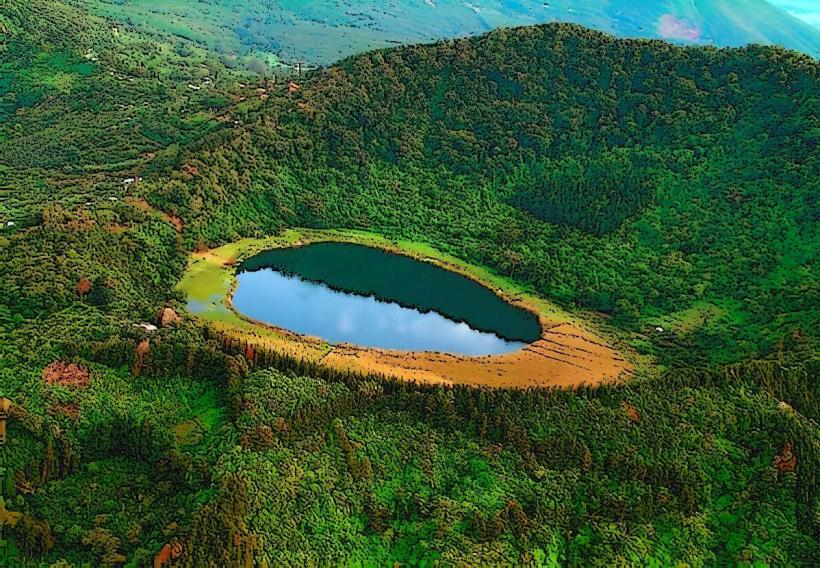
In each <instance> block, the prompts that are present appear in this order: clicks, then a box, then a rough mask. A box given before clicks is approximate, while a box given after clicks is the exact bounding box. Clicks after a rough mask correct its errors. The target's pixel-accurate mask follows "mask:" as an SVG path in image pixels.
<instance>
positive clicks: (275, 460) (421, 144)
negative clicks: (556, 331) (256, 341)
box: [0, 0, 820, 566]
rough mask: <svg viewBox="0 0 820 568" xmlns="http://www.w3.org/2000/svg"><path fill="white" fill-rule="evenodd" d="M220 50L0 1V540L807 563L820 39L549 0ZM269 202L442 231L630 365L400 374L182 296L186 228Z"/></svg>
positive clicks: (452, 558) (82, 559) (47, 557)
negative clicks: (208, 312) (411, 42)
mask: <svg viewBox="0 0 820 568" xmlns="http://www.w3.org/2000/svg"><path fill="white" fill-rule="evenodd" d="M225 63H226V62H225V61H224V58H222V57H219V56H214V55H211V54H210V53H209V52H208V51H206V50H205V49H204V48H202V47H199V46H197V45H196V44H194V43H192V42H188V41H186V40H185V39H181V38H179V37H176V36H164V35H162V34H159V33H157V34H152V35H147V34H144V33H141V32H139V31H138V30H134V29H129V28H128V27H127V26H118V25H115V24H113V23H112V22H110V21H106V20H103V19H100V18H96V17H90V16H88V15H87V14H85V13H84V12H83V11H82V10H81V9H79V8H78V7H77V5H75V4H74V3H63V2H59V1H55V0H49V1H46V0H33V1H32V0H8V1H7V2H6V3H5V4H4V5H3V9H2V11H0V225H1V226H0V397H7V398H9V399H10V400H11V401H12V407H11V410H10V412H9V418H8V420H7V424H8V432H7V441H6V444H5V446H3V447H2V448H1V449H0V480H2V483H0V488H2V490H1V492H0V495H1V496H2V501H0V564H2V563H4V562H5V561H6V560H10V559H17V560H23V561H30V562H45V563H46V565H49V564H57V563H59V562H60V561H65V562H64V563H63V564H57V565H65V563H68V564H69V565H72V564H73V565H77V566H81V565H83V564H84V563H85V564H88V565H94V566H97V565H100V566H120V565H127V566H143V565H146V564H149V563H150V562H151V560H152V559H153V558H154V557H155V556H156V555H157V554H159V553H161V551H162V549H163V547H164V546H165V545H166V544H172V545H174V546H175V547H178V548H179V549H180V550H181V551H182V553H181V556H180V557H179V558H176V559H173V561H172V563H171V564H170V565H180V566H185V565H190V566H203V565H208V562H215V563H216V565H220V566H221V565H228V566H253V565H260V566H265V565H267V566H271V565H282V564H309V563H333V564H337V563H341V564H348V563H355V562H361V563H373V564H387V563H392V562H394V561H396V562H399V563H402V564H406V565H424V566H426V565H433V564H435V563H436V562H438V563H439V564H443V565H453V564H457V565H458V564H461V565H465V564H466V565H474V564H529V565H538V566H544V565H546V566H556V565H584V566H586V565H596V566H611V565H658V566H665V565H670V564H689V565H692V566H704V565H707V566H710V565H734V564H740V565H753V564H759V565H765V564H768V565H813V564H816V563H817V562H818V561H820V558H818V555H820V545H818V541H819V540H820V497H818V494H817V470H818V464H820V429H819V428H818V420H820V415H818V408H820V387H818V382H817V376H818V374H819V373H820V363H819V362H818V352H820V346H819V345H818V337H820V329H818V326H820V320H819V319H818V316H817V308H816V306H817V305H818V304H819V303H820V302H819V301H818V300H820V294H818V279H819V277H818V270H817V251H818V250H820V234H818V209H820V153H818V151H817V143H818V138H820V122H819V121H820V118H818V117H820V112H819V111H820V83H819V82H818V76H817V72H818V62H817V60H814V59H812V58H810V57H808V56H805V55H800V54H797V53H794V52H790V51H787V50H783V49H780V48H775V47H759V46H751V47H747V48H742V49H733V50H718V49H713V48H681V47H674V46H671V45H669V44H666V43H663V42H659V41H638V40H615V39H613V38H611V37H609V36H607V35H604V34H601V33H598V32H593V31H590V30H587V29H584V28H581V27H577V26H572V25H548V26H541V27H532V28H521V29H515V30H501V31H497V32H493V33H491V34H488V35H485V36H481V37H478V38H473V39H469V40H459V41H448V42H442V43H438V44H435V45H431V46H422V47H402V48H397V49H392V50H387V51H378V52H373V53H369V54H364V55H361V56H357V57H354V58H351V59H347V60H345V61H342V62H340V63H339V64H338V65H335V66H333V67H329V68H327V69H321V70H317V71H315V72H311V73H310V74H308V75H302V76H289V77H275V76H270V77H266V78H262V77H260V76H259V75H249V74H247V72H246V71H241V70H239V69H238V68H231V67H232V66H228V65H226V64H225ZM291 81H293V82H294V83H293V84H292V85H290V84H289V83H290V82H291ZM290 226H311V227H327V228H359V229H368V230H371V231H375V232H379V233H382V234H384V235H386V236H388V237H395V238H399V237H401V238H409V239H413V240H417V241H419V242H422V243H426V244H429V245H432V246H435V247H437V248H438V249H440V250H443V251H446V252H449V253H451V254H453V255H455V256H457V257H459V258H463V259H464V260H467V261H470V262H474V263H478V264H482V265H485V266H487V267H489V268H491V269H493V270H495V271H497V272H498V273H500V274H503V275H505V276H508V277H510V278H513V279H515V280H516V281H518V282H520V283H522V284H524V285H526V286H528V287H529V288H531V289H532V291H533V292H535V293H537V294H540V295H542V296H544V297H545V298H548V299H551V300H553V301H555V302H557V303H559V304H561V305H562V306H563V307H565V308H566V309H568V310H570V311H573V312H576V313H579V314H589V313H591V312H595V313H597V314H599V315H596V316H595V317H596V318H598V319H600V320H601V322H602V323H601V325H602V326H605V327H606V328H607V330H608V332H610V333H612V334H615V335H617V336H618V337H619V339H620V340H621V341H623V342H624V343H625V344H627V345H629V346H630V348H631V349H634V350H635V351H636V352H638V353H640V354H641V355H642V356H643V357H644V358H645V359H646V360H647V361H649V362H648V363H647V364H645V365H642V366H641V368H640V369H639V371H638V373H637V375H638V376H637V377H636V378H634V379H633V380H632V381H631V382H629V383H628V384H626V385H624V386H618V387H615V386H612V387H604V388H598V389H580V390H578V391H573V392H564V391H520V392H519V391H497V390H481V389H468V388H460V387H445V386H438V387H433V386H420V385H413V384H408V383H402V382H396V381H393V380H391V379H389V378H387V377H380V376H373V377H361V376H353V375H346V374H343V373H338V372H333V371H331V370H329V369H326V368H323V367H317V366H315V365H311V364H307V363H305V362H303V361H298V360H293V359H290V358H288V357H285V356H284V355H282V354H279V353H274V352H265V351H261V350H259V349H254V348H252V347H250V346H246V345H244V344H237V342H236V341H233V340H232V338H230V337H223V336H221V335H218V334H216V333H215V332H214V331H213V330H210V329H208V328H206V327H203V326H201V325H199V324H197V323H196V322H195V321H194V320H192V319H190V318H189V317H186V316H185V314H184V299H183V298H182V297H181V296H180V294H179V292H177V291H176V290H175V288H174V287H175V285H176V283H177V282H178V280H179V278H180V276H181V274H182V272H183V270H184V268H185V263H186V258H187V255H188V253H189V252H190V251H192V250H195V249H197V248H202V247H206V246H214V245H218V244H223V243H226V242H229V241H231V240H234V239H237V238H239V237H242V236H262V235H266V234H271V233H274V232H276V231H279V230H281V229H283V228H286V227H290ZM165 307H172V308H174V309H175V310H176V311H177V312H178V313H179V314H180V315H182V316H183V318H182V321H181V322H180V323H170V324H168V322H165V323H166V324H167V325H165V326H160V327H159V329H157V330H152V328H151V327H150V326H146V325H142V324H148V323H151V324H156V323H158V321H157V319H158V313H159V312H160V311H161V310H162V309H163V308H165ZM658 326H662V327H663V328H664V333H662V334H661V333H657V332H656V331H655V328H656V327H658Z"/></svg>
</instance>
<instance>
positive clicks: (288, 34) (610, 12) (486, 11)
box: [78, 0, 820, 65]
mask: <svg viewBox="0 0 820 568" xmlns="http://www.w3.org/2000/svg"><path fill="white" fill-rule="evenodd" d="M78 1H80V0H78ZM81 3H82V4H85V5H87V6H89V7H91V9H92V10H93V11H94V12H96V13H98V14H101V15H105V16H108V17H111V18H113V19H115V20H118V21H124V22H129V23H131V24H132V25H134V26H137V27H141V28H144V29H149V30H159V31H162V32H165V33H170V34H172V35H177V36H180V37H184V38H187V39H191V40H193V41H196V42H198V43H203V44H207V45H209V46H210V47H213V48H216V49H217V50H219V51H222V52H223V53H247V52H249V51H253V52H256V53H257V54H258V55H259V56H260V57H261V58H262V59H263V60H264V61H267V62H270V61H272V60H284V61H286V62H294V61H302V62H305V63H308V64H312V65H327V64H330V63H333V62H334V61H338V60H340V59H343V58H345V57H347V56H349V55H353V54H355V53H360V52H364V51H369V50H372V49H376V48H382V47H387V46H390V45H397V44H413V43H425V42H432V41H436V40H441V39H448V38H455V37H464V36H469V35H476V34H480V33H484V32H487V31H490V30H492V29H495V28H498V27H513V26H523V25H534V24H541V23H548V22H555V21H559V22H570V23H577V24H580V25H583V26H586V27H591V28H594V29H598V30H601V31H605V32H608V33H611V34H613V35H615V36H618V37H643V38H649V39H664V40H668V41H672V42H680V43H689V44H699V45H715V46H719V47H736V46H742V45H746V44H749V43H761V44H775V45H780V46H782V47H786V48H789V49H794V50H796V51H801V52H803V53H806V54H809V55H811V56H812V57H820V30H817V29H815V28H813V27H812V26H810V25H809V24H807V23H805V22H803V21H801V20H799V19H798V18H796V17H794V16H792V15H791V14H789V13H788V12H786V11H785V10H783V9H781V8H778V7H776V6H774V5H772V4H770V3H769V2H766V1H765V0H585V1H583V2H581V1H579V0H553V1H552V2H542V1H535V0H473V1H472V2H466V1H464V0H403V1H401V2H391V3H389V4H388V5H385V4H383V3H379V2H368V3H363V2H359V1H358V0H338V1H336V2H325V1H317V0H304V1H302V0H299V1H297V0H279V1H276V2H268V1H263V0H230V1H229V0H179V1H177V2H175V3H174V4H172V5H171V6H158V5H157V4H156V3H155V2H151V1H149V0H122V1H121V2H117V3H103V2H101V1H100V0H82V1H81Z"/></svg>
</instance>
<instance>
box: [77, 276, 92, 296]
mask: <svg viewBox="0 0 820 568" xmlns="http://www.w3.org/2000/svg"><path fill="white" fill-rule="evenodd" d="M90 291H91V280H89V279H88V278H85V277H83V278H80V281H79V282H77V293H78V294H79V295H80V296H85V295H86V294H88V293H89V292H90Z"/></svg>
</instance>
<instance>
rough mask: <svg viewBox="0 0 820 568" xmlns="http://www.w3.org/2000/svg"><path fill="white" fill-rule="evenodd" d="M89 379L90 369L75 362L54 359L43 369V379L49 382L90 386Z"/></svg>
mask: <svg viewBox="0 0 820 568" xmlns="http://www.w3.org/2000/svg"><path fill="white" fill-rule="evenodd" d="M88 379H89V373H88V369H86V368H85V367H83V366H81V365H77V364H75V363H66V362H65V361H54V362H53V363H51V364H50V365H49V366H48V367H46V368H45V369H43V380H44V381H45V382H46V383H48V384H59V385H64V386H69V387H86V386H88Z"/></svg>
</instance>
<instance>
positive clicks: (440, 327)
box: [233, 268, 524, 355]
mask: <svg viewBox="0 0 820 568" xmlns="http://www.w3.org/2000/svg"><path fill="white" fill-rule="evenodd" d="M237 278H238V280H239V283H238V285H237V288H236V292H235V293H234V296H233V305H234V307H235V308H236V309H237V310H238V311H239V312H241V313H243V314H245V315H246V316H248V317H251V318H253V319H255V320H258V321H262V322H265V323H269V324H272V325H275V326H277V327H280V328H284V329H289V330H291V331H294V332H296V333H300V334H305V335H313V336H318V337H321V338H323V339H325V340H326V341H328V342H330V343H334V344H338V343H351V344H355V345H361V346H366V347H378V348H382V349H397V350H402V351H439V352H447V353H457V354H461V355H497V354H501V353H510V352H512V351H517V350H519V349H521V348H522V347H524V344H523V343H518V342H513V341H506V340H504V339H502V338H500V337H498V336H497V335H495V334H493V333H486V332H482V331H477V330H474V329H472V328H470V326H468V325H467V324H466V323H459V322H455V321H452V320H450V319H447V318H445V317H444V316H442V315H441V314H439V313H436V312H428V313H421V312H420V311H418V310H415V309H412V308H405V307H402V306H400V305H399V304H396V303H392V302H383V301H380V300H376V299H375V298H373V297H364V296H358V295H355V294H350V293H346V292H340V291H337V290H332V289H330V288H329V287H327V286H326V285H324V284H316V283H313V282H308V281H305V280H302V279H300V278H298V277H291V276H285V275H283V274H281V273H279V272H276V271H274V270H272V269H270V268H265V269H261V270H257V271H253V272H242V273H240V274H239V275H238V276H237Z"/></svg>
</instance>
